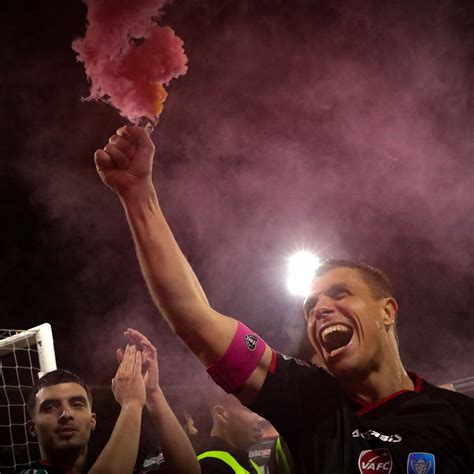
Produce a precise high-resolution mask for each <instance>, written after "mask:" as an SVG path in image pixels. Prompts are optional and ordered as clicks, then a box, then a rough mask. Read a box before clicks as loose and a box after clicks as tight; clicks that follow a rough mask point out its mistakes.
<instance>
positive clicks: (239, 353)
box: [207, 321, 267, 393]
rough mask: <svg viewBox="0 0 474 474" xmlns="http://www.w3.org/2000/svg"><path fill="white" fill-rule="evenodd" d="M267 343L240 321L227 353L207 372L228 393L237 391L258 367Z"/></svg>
mask: <svg viewBox="0 0 474 474" xmlns="http://www.w3.org/2000/svg"><path fill="white" fill-rule="evenodd" d="M266 347H267V345H266V344H265V342H264V341H263V339H261V338H260V336H258V335H257V334H255V333H254V332H253V331H252V330H251V329H249V328H248V327H247V326H245V324H242V323H241V322H240V321H239V323H238V326H237V331H236V333H235V335H234V338H233V339H232V342H231V343H230V345H229V347H228V348H227V351H226V353H225V354H224V355H223V356H222V357H221V358H220V359H219V360H218V361H217V362H215V363H214V364H212V365H211V366H209V367H208V368H207V373H208V374H209V375H210V376H211V377H212V379H213V380H214V382H216V384H217V385H220V386H221V387H222V388H223V389H224V390H225V391H226V392H227V393H236V392H237V391H238V390H239V389H240V388H241V387H242V385H243V384H244V383H245V381H246V380H247V379H248V378H249V377H250V374H251V373H252V372H253V371H254V370H255V369H256V367H257V365H258V363H259V362H260V359H261V358H262V356H263V353H264V352H265V348H266Z"/></svg>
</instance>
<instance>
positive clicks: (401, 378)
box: [339, 348, 415, 403]
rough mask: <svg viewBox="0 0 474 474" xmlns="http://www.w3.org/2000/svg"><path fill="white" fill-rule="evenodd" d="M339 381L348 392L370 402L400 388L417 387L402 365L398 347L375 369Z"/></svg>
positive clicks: (411, 388)
mask: <svg viewBox="0 0 474 474" xmlns="http://www.w3.org/2000/svg"><path fill="white" fill-rule="evenodd" d="M339 382H340V385H341V387H342V388H343V389H344V390H345V391H346V392H348V393H351V394H352V395H356V396H357V397H359V398H362V399H363V400H365V401H367V402H369V403H373V402H376V401H378V400H381V399H383V398H386V397H389V396H390V395H393V394H394V393H396V392H399V391H400V390H414V389H415V387H414V384H413V381H412V380H411V379H410V377H409V375H408V374H407V372H406V370H405V369H404V367H403V365H402V362H401V360H400V355H399V353H398V349H397V348H393V350H391V351H390V354H388V356H387V357H385V358H384V360H383V361H382V363H380V364H379V365H378V366H377V367H376V368H375V369H374V370H371V371H370V372H368V373H367V374H364V375H363V376H357V377H354V378H352V379H351V378H347V379H339Z"/></svg>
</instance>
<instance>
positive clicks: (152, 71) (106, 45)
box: [72, 0, 187, 122]
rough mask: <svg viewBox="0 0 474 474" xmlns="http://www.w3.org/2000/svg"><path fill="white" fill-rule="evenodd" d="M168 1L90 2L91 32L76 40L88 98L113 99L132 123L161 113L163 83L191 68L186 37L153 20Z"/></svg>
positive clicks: (87, 0) (89, 21)
mask: <svg viewBox="0 0 474 474" xmlns="http://www.w3.org/2000/svg"><path fill="white" fill-rule="evenodd" d="M166 3H167V2H166V0H139V1H135V0H134V1H130V0H121V1H115V0H86V4H87V7H88V12H87V23H88V26H87V31H86V34H85V36H84V38H78V39H76V40H74V42H73V44H72V47H73V49H74V50H75V51H76V52H77V53H79V54H78V56H77V59H78V61H81V62H83V63H84V67H85V69H86V73H87V76H88V78H89V79H90V81H91V93H90V96H89V97H87V99H86V100H101V101H103V102H106V103H109V104H111V105H113V106H114V107H116V108H117V109H118V110H119V111H120V113H121V115H123V116H124V117H127V118H128V119H129V120H131V121H132V122H137V121H138V120H139V119H140V117H142V116H151V117H157V116H158V115H160V113H161V110H162V108H163V102H164V101H165V99H166V92H165V90H164V88H163V86H162V84H166V85H167V84H168V83H169V81H170V80H171V79H173V78H175V77H178V76H180V75H183V74H186V70H187V67H186V63H187V58H186V55H185V54H184V50H183V41H182V40H181V39H180V38H178V37H177V36H176V35H175V33H174V31H173V30H172V29H171V28H170V27H162V26H157V25H156V23H155V21H156V20H157V18H158V17H159V16H161V14H162V9H163V7H164V5H165V4H166Z"/></svg>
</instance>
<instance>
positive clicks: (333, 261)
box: [315, 258, 395, 299]
mask: <svg viewBox="0 0 474 474" xmlns="http://www.w3.org/2000/svg"><path fill="white" fill-rule="evenodd" d="M336 268H352V269H354V270H357V271H358V272H359V273H360V275H361V277H362V279H363V280H364V281H365V283H366V284H367V286H368V287H369V288H370V290H371V292H372V295H373V297H374V298H375V299H380V298H394V297H395V296H394V291H393V287H392V284H391V283H390V280H389V278H388V276H387V275H386V274H385V273H384V272H383V271H382V270H379V269H378V268H375V267H372V266H370V265H367V263H364V262H361V261H360V260H357V261H355V260H347V259H344V258H328V259H327V260H324V262H323V263H321V265H319V267H318V268H317V269H316V272H315V277H320V276H322V275H324V274H325V273H327V272H329V271H331V270H334V269H336Z"/></svg>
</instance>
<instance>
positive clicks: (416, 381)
mask: <svg viewBox="0 0 474 474" xmlns="http://www.w3.org/2000/svg"><path fill="white" fill-rule="evenodd" d="M408 375H409V376H410V378H411V379H412V381H413V385H414V390H405V389H404V390H399V391H398V392H395V393H392V395H389V396H388V397H385V398H382V399H381V400H377V401H376V402H372V403H371V402H367V401H365V400H364V399H362V398H360V397H358V396H357V395H354V396H352V397H351V398H352V399H353V400H354V401H355V402H357V403H358V404H359V405H362V408H360V409H359V410H358V411H357V412H356V414H357V415H358V416H361V415H364V414H365V413H368V412H369V411H372V410H374V409H375V408H377V407H379V406H380V405H383V404H384V403H386V402H388V401H389V400H392V398H395V397H398V396H399V395H401V394H403V393H406V392H411V391H414V392H417V393H420V392H421V386H422V384H423V379H422V378H421V377H420V376H419V375H416V374H414V373H413V372H408Z"/></svg>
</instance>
